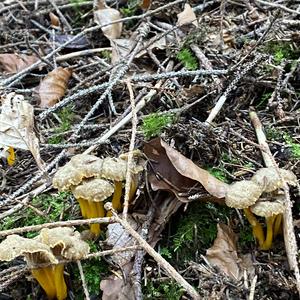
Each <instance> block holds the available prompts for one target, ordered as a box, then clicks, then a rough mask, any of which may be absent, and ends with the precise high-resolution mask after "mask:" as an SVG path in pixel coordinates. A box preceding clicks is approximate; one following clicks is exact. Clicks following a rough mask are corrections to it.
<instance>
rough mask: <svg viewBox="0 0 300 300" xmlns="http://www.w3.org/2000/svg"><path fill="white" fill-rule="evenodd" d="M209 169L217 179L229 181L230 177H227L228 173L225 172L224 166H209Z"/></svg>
mask: <svg viewBox="0 0 300 300" xmlns="http://www.w3.org/2000/svg"><path fill="white" fill-rule="evenodd" d="M207 171H208V172H209V173H210V174H211V175H213V176H214V177H216V178H217V179H219V180H221V181H223V182H227V183H228V182H229V180H228V178H227V174H226V172H225V170H224V169H222V168H216V167H212V168H208V169H207Z"/></svg>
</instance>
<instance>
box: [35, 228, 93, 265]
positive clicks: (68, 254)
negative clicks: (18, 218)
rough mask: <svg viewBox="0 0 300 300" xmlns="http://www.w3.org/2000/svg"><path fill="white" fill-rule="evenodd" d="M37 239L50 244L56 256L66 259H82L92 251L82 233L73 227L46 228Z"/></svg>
mask: <svg viewBox="0 0 300 300" xmlns="http://www.w3.org/2000/svg"><path fill="white" fill-rule="evenodd" d="M36 240H37V241H39V242H42V243H44V244H46V245H48V246H49V247H50V248H51V249H52V251H53V253H54V254H55V255H56V256H61V257H63V258H66V259H75V260H77V259H81V258H82V257H84V256H86V255H87V254H88V253H89V251H90V247H89V245H88V244H87V243H86V242H84V241H83V240H82V239H81V236H80V233H79V232H77V231H74V229H73V228H71V227H57V228H52V229H49V228H44V229H42V230H41V232H40V234H39V235H38V236H37V237H36Z"/></svg>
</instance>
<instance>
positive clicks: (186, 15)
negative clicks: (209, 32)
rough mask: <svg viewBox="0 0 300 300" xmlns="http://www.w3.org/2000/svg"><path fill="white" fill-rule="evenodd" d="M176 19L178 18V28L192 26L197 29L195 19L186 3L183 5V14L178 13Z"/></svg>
mask: <svg viewBox="0 0 300 300" xmlns="http://www.w3.org/2000/svg"><path fill="white" fill-rule="evenodd" d="M177 17H178V21H177V25H178V26H182V25H186V24H193V25H194V26H196V27H198V22H197V17H196V15H195V13H194V11H193V9H192V8H191V6H190V5H189V4H188V3H186V4H185V5H184V10H183V12H181V13H179V14H178V15H177Z"/></svg>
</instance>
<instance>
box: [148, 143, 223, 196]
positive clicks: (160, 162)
mask: <svg viewBox="0 0 300 300" xmlns="http://www.w3.org/2000/svg"><path fill="white" fill-rule="evenodd" d="M144 153H145V154H146V155H147V157H148V158H149V159H150V165H151V169H152V170H153V175H152V176H151V177H150V178H149V181H150V183H151V187H152V188H153V189H154V190H158V189H166V190H171V191H172V192H173V193H175V195H176V196H177V198H178V199H179V200H181V201H185V202H186V201H188V200H187V198H186V197H185V196H183V195H182V193H187V192H192V193H196V192H199V191H200V186H199V183H200V184H201V186H203V188H204V189H205V190H206V191H207V192H208V193H209V194H210V195H212V196H213V197H216V198H218V199H222V198H224V197H225V193H226V191H227V188H228V184H226V183H224V182H222V181H220V180H218V179H217V178H215V177H214V176H212V175H211V174H210V173H209V172H208V171H206V170H204V169H202V168H200V167H198V166H197V165H196V164H194V163H193V162H192V161H191V160H190V159H188V158H186V157H185V156H183V155H182V154H180V153H179V152H178V151H176V150H175V149H173V148H171V147H170V146H168V144H166V143H165V142H164V141H162V140H161V139H160V138H156V139H153V140H151V141H150V142H148V143H146V144H145V147H144ZM222 202H223V200H222Z"/></svg>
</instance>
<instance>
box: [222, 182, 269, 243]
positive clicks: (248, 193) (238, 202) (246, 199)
mask: <svg viewBox="0 0 300 300" xmlns="http://www.w3.org/2000/svg"><path fill="white" fill-rule="evenodd" d="M262 192H263V189H262V187H261V186H260V185H259V184H257V183H256V182H254V181H250V180H242V181H237V182H234V183H232V184H231V185H230V186H229V188H228V191H227V193H226V195H225V203H226V205H227V206H229V207H234V208H240V209H243V210H244V214H245V216H246V218H247V219H248V221H249V223H250V224H251V226H252V232H253V235H254V237H255V238H256V239H257V240H258V243H259V245H260V246H261V245H262V244H263V242H264V232H263V228H262V226H261V224H260V223H259V222H258V220H257V219H256V218H255V216H254V215H253V213H252V212H251V210H250V209H249V207H250V206H251V205H253V204H255V203H256V201H257V200H258V199H259V197H260V196H261V194H262Z"/></svg>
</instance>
